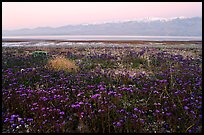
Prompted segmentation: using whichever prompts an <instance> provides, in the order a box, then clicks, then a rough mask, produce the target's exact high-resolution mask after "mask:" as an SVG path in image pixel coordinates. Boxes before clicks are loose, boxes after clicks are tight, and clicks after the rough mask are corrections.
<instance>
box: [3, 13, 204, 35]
mask: <svg viewBox="0 0 204 135" xmlns="http://www.w3.org/2000/svg"><path fill="white" fill-rule="evenodd" d="M2 35H3V36H24V35H31V36H32V35H135V36H202V17H191V18H185V17H175V18H170V19H166V18H145V19H140V20H129V21H121V22H107V23H101V24H80V25H66V26H61V27H57V28H52V27H38V28H35V29H19V30H3V31H2Z"/></svg>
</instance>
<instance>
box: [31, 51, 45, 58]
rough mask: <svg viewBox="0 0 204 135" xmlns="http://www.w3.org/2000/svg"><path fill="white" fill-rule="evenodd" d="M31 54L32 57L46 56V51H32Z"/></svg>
mask: <svg viewBox="0 0 204 135" xmlns="http://www.w3.org/2000/svg"><path fill="white" fill-rule="evenodd" d="M32 56H33V57H45V56H47V52H46V51H34V52H32Z"/></svg>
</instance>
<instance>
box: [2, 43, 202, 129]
mask: <svg viewBox="0 0 204 135" xmlns="http://www.w3.org/2000/svg"><path fill="white" fill-rule="evenodd" d="M15 49H17V50H18V51H16V52H19V53H20V52H22V51H23V50H25V49H27V50H32V49H34V48H15ZM41 49H42V48H41ZM49 49H50V50H51V51H50V52H49V53H48V56H50V57H51V56H52V55H58V54H60V53H61V51H62V50H60V49H62V48H58V49H56V48H55V49H56V50H53V49H52V48H49ZM63 49H64V50H63V51H62V52H64V55H65V57H67V58H69V59H73V60H75V61H78V63H77V64H78V66H79V67H80V68H81V69H80V70H79V71H78V72H76V73H70V72H65V71H53V70H49V69H47V68H46V66H45V65H46V61H47V58H49V57H47V58H46V59H44V60H41V61H39V60H38V59H37V60H36V59H34V58H33V57H30V56H24V55H22V56H21V54H19V55H16V54H15V55H14V54H12V53H11V52H12V49H9V48H7V49H4V50H3V51H2V54H3V58H2V65H3V67H2V83H3V85H2V123H3V129H4V131H7V132H9V133H20V132H23V133H26V132H37V133H43V132H45V133H58V132H68V133H69V132H74V131H77V130H80V132H121V133H122V132H131V133H132V132H144V133H149V132H164V133H166V132H199V129H200V127H202V68H201V67H202V57H201V56H202V55H201V52H200V50H198V49H189V48H187V49H178V48H177V49H174V48H163V49H159V48H135V47H125V48H120V47H116V48H114V49H113V48H106V47H101V48H63ZM8 52H10V53H8ZM65 52H66V53H65ZM187 52H189V53H187ZM178 53H180V54H181V55H178ZM11 54H12V55H11ZM188 54H194V55H195V56H193V55H192V56H188ZM185 55H187V56H188V57H187V56H185ZM147 57H148V58H147ZM200 59H201V60H200ZM5 63H7V64H5ZM108 63H109V64H108ZM110 63H111V64H110ZM131 63H132V64H131ZM34 67H35V68H34ZM192 125H193V126H192ZM187 129H188V131H186V130H187ZM87 130H88V131H87Z"/></svg>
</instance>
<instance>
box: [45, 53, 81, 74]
mask: <svg viewBox="0 0 204 135" xmlns="http://www.w3.org/2000/svg"><path fill="white" fill-rule="evenodd" d="M46 67H47V68H48V69H52V70H55V71H60V70H64V71H68V72H73V71H78V69H79V67H78V66H76V65H75V63H74V61H72V60H69V59H67V58H65V57H64V56H56V57H55V58H53V59H50V60H49V61H48V63H47V65H46Z"/></svg>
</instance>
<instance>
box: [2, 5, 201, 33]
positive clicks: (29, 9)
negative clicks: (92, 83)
mask: <svg viewBox="0 0 204 135" xmlns="http://www.w3.org/2000/svg"><path fill="white" fill-rule="evenodd" d="M179 16H184V17H194V16H199V17H201V16H202V2H163V3H162V2H2V28H3V30H11V29H20V28H36V27H59V26H63V25H69V24H84V23H102V22H107V21H123V20H131V19H139V18H147V17H162V18H170V17H179Z"/></svg>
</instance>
